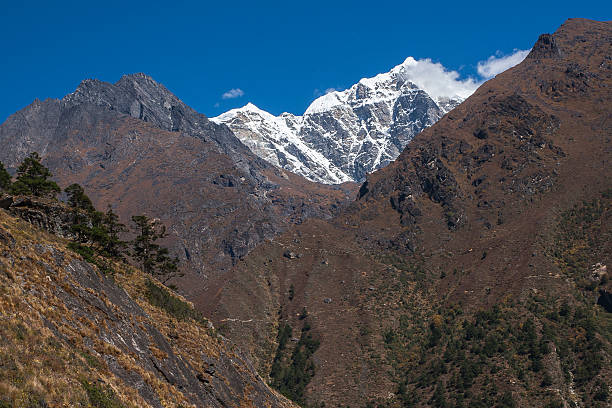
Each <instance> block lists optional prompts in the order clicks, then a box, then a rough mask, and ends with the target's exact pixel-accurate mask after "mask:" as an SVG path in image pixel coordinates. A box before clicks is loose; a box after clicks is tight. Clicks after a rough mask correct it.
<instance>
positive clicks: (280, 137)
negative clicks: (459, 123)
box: [211, 57, 473, 184]
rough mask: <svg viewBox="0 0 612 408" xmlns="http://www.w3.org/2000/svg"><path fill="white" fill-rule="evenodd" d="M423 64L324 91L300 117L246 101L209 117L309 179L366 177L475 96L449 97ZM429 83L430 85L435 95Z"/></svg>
mask: <svg viewBox="0 0 612 408" xmlns="http://www.w3.org/2000/svg"><path fill="white" fill-rule="evenodd" d="M415 63H416V64H417V65H415ZM418 63H420V61H415V60H414V59H413V58H411V57H409V58H408V59H406V61H404V63H402V64H400V65H398V66H396V67H395V68H393V69H392V70H391V71H390V72H387V73H384V74H379V75H376V76H375V77H372V78H363V79H361V80H360V81H359V82H358V83H357V84H355V85H353V86H352V87H350V88H349V89H347V90H344V91H334V92H330V93H327V94H326V95H323V96H321V97H319V98H317V99H316V100H315V101H313V102H312V104H311V105H310V106H309V107H308V109H306V112H305V113H304V115H303V116H295V115H292V114H290V113H283V114H281V115H279V116H274V115H271V114H270V113H268V112H266V111H264V110H261V109H259V108H257V107H256V106H255V105H253V104H251V103H249V104H247V105H245V106H244V107H242V108H238V109H232V110H230V111H228V112H226V113H223V114H222V115H220V116H217V117H215V118H212V119H211V120H212V121H213V122H216V123H225V124H226V125H227V126H229V128H230V129H231V130H232V131H233V132H234V133H235V134H236V136H237V137H238V138H239V139H240V140H241V141H242V142H243V143H244V144H245V145H246V146H247V147H249V148H250V149H251V150H252V151H253V152H254V153H255V154H257V155H258V156H260V157H261V158H263V159H264V160H267V161H268V162H270V163H272V164H274V165H276V166H278V167H282V168H284V169H286V170H289V171H292V172H294V173H297V174H300V175H302V176H304V177H306V178H308V179H310V180H313V181H318V182H322V183H328V184H336V183H342V182H345V181H358V182H359V181H363V180H364V179H365V175H366V173H369V172H372V171H374V170H376V169H378V168H381V167H384V166H386V165H387V164H388V163H389V162H391V161H392V160H395V158H396V157H397V156H398V155H399V154H400V153H401V151H402V150H403V149H404V147H405V146H406V145H407V144H408V143H409V142H410V141H411V140H412V138H413V137H414V136H415V135H416V134H417V133H419V132H420V131H422V130H423V129H425V128H426V127H429V126H431V125H433V124H434V123H435V122H436V121H438V120H439V119H440V118H441V117H442V116H443V115H444V114H445V113H447V112H448V111H450V110H451V109H453V108H454V107H455V106H457V105H458V104H459V103H460V102H461V101H463V99H464V98H465V97H467V96H469V93H471V92H470V91H469V89H468V88H469V86H466V90H463V89H460V92H458V93H459V94H456V95H444V89H443V88H440V87H439V86H437V85H436V84H430V83H427V81H426V80H422V79H421V78H422V75H419V74H420V73H419V72H416V73H415V71H414V70H415V69H417V68H418V69H419V70H422V69H423V68H422V67H421V66H418ZM430 64H431V63H430ZM431 65H432V66H434V69H435V66H436V64H431ZM415 67H416V68H415ZM430 69H431V68H430ZM413 80H414V81H416V82H420V83H422V86H421V87H417V85H415V83H414V82H413ZM468 85H469V84H468ZM424 88H430V92H431V93H432V94H435V100H434V99H432V96H431V95H430V94H428V92H426V91H425V90H424ZM472 91H473V90H472Z"/></svg>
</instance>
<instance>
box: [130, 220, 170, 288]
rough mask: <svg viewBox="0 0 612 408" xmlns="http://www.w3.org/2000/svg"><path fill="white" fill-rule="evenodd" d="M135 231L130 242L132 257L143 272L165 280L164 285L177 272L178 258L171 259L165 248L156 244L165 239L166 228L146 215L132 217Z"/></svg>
mask: <svg viewBox="0 0 612 408" xmlns="http://www.w3.org/2000/svg"><path fill="white" fill-rule="evenodd" d="M132 222H133V223H134V225H135V229H136V234H137V235H136V238H135V239H134V240H133V241H132V257H133V258H134V259H135V260H136V261H137V262H138V263H139V264H140V266H141V268H142V270H143V271H145V272H146V273H149V274H151V275H154V276H158V277H163V278H165V280H164V283H165V282H167V281H168V280H169V279H170V278H172V277H173V276H175V274H176V273H177V270H178V262H179V260H178V258H177V257H175V258H171V257H170V256H169V252H168V249H167V248H164V247H161V246H160V245H158V244H157V243H156V241H157V240H158V239H162V238H164V237H166V227H165V226H164V225H163V224H162V223H161V221H159V220H157V219H151V218H149V217H147V216H146V215H135V216H132Z"/></svg>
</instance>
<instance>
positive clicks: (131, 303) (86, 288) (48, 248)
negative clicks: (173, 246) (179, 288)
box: [0, 201, 293, 408]
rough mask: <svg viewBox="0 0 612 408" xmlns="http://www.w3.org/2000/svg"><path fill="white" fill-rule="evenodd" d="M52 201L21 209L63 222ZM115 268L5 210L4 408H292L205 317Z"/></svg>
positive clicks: (1, 217) (0, 385) (0, 260)
mask: <svg viewBox="0 0 612 408" xmlns="http://www.w3.org/2000/svg"><path fill="white" fill-rule="evenodd" d="M48 204H49V203H47V202H44V201H36V202H30V203H29V204H28V203H24V202H20V203H19V207H20V208H24V207H28V208H31V209H32V211H37V212H39V213H41V214H43V215H44V216H46V217H47V219H48V220H53V219H57V214H58V212H59V209H58V208H60V207H61V205H59V204H55V205H53V206H50V205H48ZM64 211H66V209H65V208H64ZM23 215H25V216H26V218H28V217H27V214H26V213H25V212H23V211H22V212H21V213H20V216H23ZM39 218H40V217H39ZM28 219H29V218H28ZM45 226H47V227H51V229H54V228H55V225H54V223H53V222H50V221H49V222H46V223H45ZM113 270H114V271H115V273H114V275H113V276H105V275H103V274H101V273H100V272H99V271H98V270H97V269H96V268H94V267H92V266H91V265H90V264H88V263H86V262H85V261H83V260H82V259H81V258H80V257H79V256H78V255H76V254H75V253H72V252H71V251H69V250H67V249H66V241H64V240H62V239H60V238H58V237H56V236H54V235H50V234H48V233H46V232H44V231H42V230H40V229H36V228H34V227H33V226H31V225H29V224H28V223H26V222H25V221H21V220H19V219H17V218H14V217H12V216H10V215H9V214H8V213H7V212H6V211H4V210H2V209H0V291H1V292H2V297H1V299H0V311H1V314H0V316H1V319H0V331H1V332H2V336H1V340H0V362H1V364H0V403H2V404H5V405H8V406H45V407H46V406H52V407H54V406H140V407H160V408H161V407H168V406H170V407H179V406H206V407H227V406H236V407H237V406H271V407H291V406H293V405H292V404H291V403H290V402H289V401H287V400H286V399H284V398H283V397H281V396H279V395H277V394H276V393H275V392H273V391H271V390H270V389H269V388H268V387H267V385H266V384H265V383H264V382H263V380H262V379H261V378H260V377H259V376H258V375H257V373H256V372H255V370H254V369H253V368H252V366H251V364H250V362H249V360H248V358H247V357H246V356H245V355H244V354H242V353H241V352H240V351H238V350H237V349H236V348H235V346H233V345H232V344H231V343H230V342H228V341H227V340H226V339H224V338H223V337H221V336H220V335H218V334H217V333H216V332H215V330H214V329H213V328H212V325H210V324H207V321H206V319H203V318H195V317H188V318H185V317H181V318H177V317H176V316H175V315H173V314H172V309H171V308H164V305H163V304H159V303H158V304H155V305H154V304H153V303H151V302H150V300H147V299H149V298H150V296H151V295H150V291H151V290H158V291H165V292H163V293H166V294H167V295H168V296H170V297H169V298H167V300H168V301H170V300H172V299H174V300H173V302H174V305H175V306H176V304H182V306H183V307H184V308H185V309H189V310H192V309H191V306H190V305H189V304H188V303H186V302H185V301H184V300H182V299H180V298H178V297H177V296H176V295H172V294H170V292H169V291H168V289H166V288H164V287H163V286H162V285H161V284H159V283H155V282H151V281H150V280H148V278H147V277H145V276H144V275H143V273H142V272H140V271H137V270H133V269H131V268H129V267H127V266H126V265H122V264H119V263H116V264H114V265H113ZM169 303H170V302H169ZM193 316H197V315H196V314H193Z"/></svg>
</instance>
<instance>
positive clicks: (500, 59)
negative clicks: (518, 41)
mask: <svg viewBox="0 0 612 408" xmlns="http://www.w3.org/2000/svg"><path fill="white" fill-rule="evenodd" d="M529 51H530V50H514V52H513V53H512V54H510V55H502V54H501V53H500V52H499V51H498V52H497V53H496V55H491V56H490V57H489V58H487V60H486V61H480V62H479V63H478V66H477V70H478V75H480V76H481V77H483V78H485V79H489V78H493V77H494V76H495V75H497V74H500V73H502V72H504V71H505V70H507V69H509V68H512V67H513V66H515V65H517V64H519V63H520V62H521V61H523V60H524V59H525V57H526V56H527V54H529Z"/></svg>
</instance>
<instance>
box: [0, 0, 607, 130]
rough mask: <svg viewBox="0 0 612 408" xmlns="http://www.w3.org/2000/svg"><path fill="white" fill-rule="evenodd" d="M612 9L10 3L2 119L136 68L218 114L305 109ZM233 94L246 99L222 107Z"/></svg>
mask: <svg viewBox="0 0 612 408" xmlns="http://www.w3.org/2000/svg"><path fill="white" fill-rule="evenodd" d="M611 3H612V2H609V1H608V2H606V1H604V0H601V1H588V0H582V1H530V2H526V3H525V4H519V3H516V2H510V1H500V2H491V1H487V2H456V1H455V2H448V3H446V4H445V3H443V2H440V1H422V0H420V1H415V2H409V1H397V2H384V1H367V2H366V1H364V2H361V1H346V2H344V1H331V0H327V1H301V2H292V1H283V2H260V1H253V0H251V1H247V2H243V1H238V0H234V1H223V0H221V1H215V2H208V1H192V2H187V1H179V0H173V1H154V0H149V1H109V0H106V1H82V0H81V1H75V2H68V1H53V2H52V1H29V2H19V1H13V2H3V4H2V7H1V11H0V55H1V59H0V92H1V93H0V95H1V99H0V122H2V121H4V119H5V118H6V117H7V116H8V115H10V114H11V113H13V112H15V111H16V110H18V109H21V108H22V107H24V106H26V105H28V104H29V103H31V102H32V100H34V98H40V99H44V98H47V97H53V98H58V97H62V96H63V95H65V94H66V93H69V92H71V91H73V90H74V88H75V87H76V86H77V85H78V84H79V82H80V81H81V80H82V79H85V78H99V79H102V80H106V81H111V82H115V81H117V80H118V79H119V78H120V77H121V75H122V74H124V73H133V72H145V73H148V74H149V75H151V76H153V77H154V78H155V79H156V80H157V81H159V82H161V83H163V84H165V85H166V86H167V87H168V88H169V89H170V90H171V91H173V92H174V93H175V94H176V95H177V96H178V97H179V98H181V99H183V101H185V102H186V103H187V104H189V105H191V106H192V107H193V108H195V109H196V110H198V111H200V112H202V113H205V114H207V115H209V116H215V115H217V114H219V113H221V112H224V111H226V110H228V109H230V108H233V107H238V106H241V105H243V104H245V103H246V102H248V101H251V102H253V103H255V104H256V105H258V106H259V107H261V108H263V109H266V110H269V111H271V112H272V113H276V114H278V113H280V112H282V111H290V112H293V113H297V114H301V113H303V111H304V109H305V108H306V107H307V106H308V104H309V103H310V102H311V101H312V99H313V98H314V96H315V90H316V89H320V90H324V89H326V88H338V89H343V88H346V87H348V86H350V85H351V84H353V83H355V82H356V81H358V80H359V79H360V78H362V77H365V76H372V75H374V74H376V73H379V72H384V71H387V70H389V69H390V68H391V67H393V66H394V65H397V64H399V63H401V62H402V61H403V60H404V59H405V58H406V57H407V56H414V57H415V58H427V57H429V58H431V59H433V60H434V61H438V62H441V63H442V64H443V65H445V66H446V67H448V68H451V69H454V70H458V71H459V72H460V73H461V74H462V76H470V75H471V76H474V75H475V66H476V63H477V62H478V61H480V60H484V59H486V58H487V57H488V56H490V55H492V54H494V53H495V52H496V51H501V52H502V53H511V52H512V51H513V49H515V48H518V49H528V48H530V47H531V45H532V44H533V43H534V41H535V40H536V39H537V37H538V35H539V34H540V33H544V32H552V31H554V30H555V29H556V28H557V27H558V26H559V25H560V24H562V23H563V21H564V20H565V19H566V18H568V17H586V18H592V19H597V20H609V19H610V18H612V17H611V16H612V6H611V5H610V4H611ZM232 88H240V89H242V90H243V91H244V93H245V94H244V96H242V97H240V98H235V99H227V100H222V99H221V95H222V94H223V93H224V92H226V91H228V90H229V89H232ZM215 104H219V106H217V107H215Z"/></svg>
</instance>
